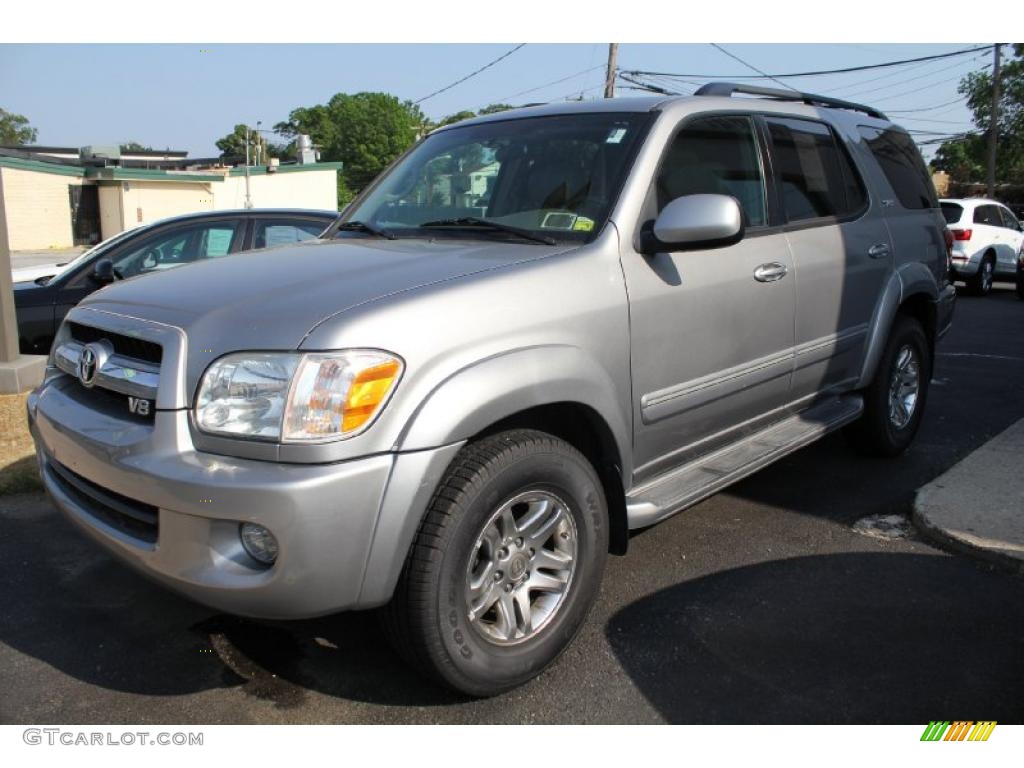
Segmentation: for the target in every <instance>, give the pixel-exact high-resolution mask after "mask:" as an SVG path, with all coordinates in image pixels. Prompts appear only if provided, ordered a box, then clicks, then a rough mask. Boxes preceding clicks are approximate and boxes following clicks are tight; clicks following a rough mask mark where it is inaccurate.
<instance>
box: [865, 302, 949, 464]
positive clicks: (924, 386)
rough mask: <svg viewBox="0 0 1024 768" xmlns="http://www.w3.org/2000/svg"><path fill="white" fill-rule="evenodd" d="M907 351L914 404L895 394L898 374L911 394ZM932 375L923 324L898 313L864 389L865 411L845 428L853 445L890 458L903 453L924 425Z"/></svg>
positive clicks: (929, 349) (866, 453)
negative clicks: (875, 370)
mask: <svg viewBox="0 0 1024 768" xmlns="http://www.w3.org/2000/svg"><path fill="white" fill-rule="evenodd" d="M908 350H909V354H910V355H911V362H912V363H914V366H913V367H914V368H915V369H916V389H915V390H914V398H913V402H912V405H908V403H909V402H910V401H909V400H908V399H907V398H906V397H897V396H895V394H894V390H893V388H894V384H895V380H896V377H897V375H901V378H902V381H903V382H904V384H905V385H906V386H905V387H904V389H903V392H904V394H905V395H909V394H910V390H909V387H910V384H909V382H910V379H911V378H913V375H912V371H911V367H910V366H908V365H907V363H906V358H905V355H906V354H907V351H908ZM931 375H932V355H931V347H930V345H929V343H928V339H927V337H926V336H925V333H924V329H923V328H922V327H921V323H919V322H918V321H917V320H915V319H914V318H912V317H909V316H907V315H897V316H896V322H895V324H894V325H893V328H892V332H891V333H890V334H889V340H888V341H887V342H886V345H885V350H884V351H883V353H882V359H881V360H880V361H879V363H878V371H877V372H876V373H875V378H874V380H873V381H872V382H871V384H870V385H869V386H868V388H867V389H865V390H864V392H863V395H864V414H863V415H862V416H861V418H860V419H858V420H857V421H855V422H854V423H853V424H851V425H850V426H849V427H847V428H846V434H847V437H848V438H849V439H850V442H851V443H852V444H853V446H854V448H856V449H857V450H858V451H859V452H860V453H863V454H865V455H868V456H882V457H890V456H898V455H899V454H901V453H903V452H904V451H905V450H906V449H907V448H908V447H909V446H910V444H911V442H913V440H914V436H915V435H916V434H917V430H918V428H919V427H920V426H921V418H922V416H923V415H924V409H925V405H926V403H927V399H928V384H929V382H930V381H931ZM897 401H898V402H897ZM900 404H902V409H901V408H900Z"/></svg>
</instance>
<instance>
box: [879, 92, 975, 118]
mask: <svg viewBox="0 0 1024 768" xmlns="http://www.w3.org/2000/svg"><path fill="white" fill-rule="evenodd" d="M966 98H967V97H966V96H958V97H957V98H955V99H953V100H952V101H947V102H946V103H944V104H934V105H932V106H930V107H918V108H916V109H887V110H886V112H889V113H890V114H898V115H906V114H910V113H911V112H931V111H932V110H933V109H940V108H942V107H948V106H950V105H951V104H958V103H960V102H962V101H963V100H964V99H966Z"/></svg>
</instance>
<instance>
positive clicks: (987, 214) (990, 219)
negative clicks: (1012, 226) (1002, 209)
mask: <svg viewBox="0 0 1024 768" xmlns="http://www.w3.org/2000/svg"><path fill="white" fill-rule="evenodd" d="M972 229H973V230H974V235H973V237H972V238H971V240H972V241H973V248H972V249H971V252H972V253H976V252H977V251H980V250H983V249H984V250H990V249H991V250H993V251H995V253H996V258H997V260H999V255H1000V252H1001V251H1003V250H1004V249H1006V247H1007V246H1006V243H1005V239H1006V238H1005V237H1004V236H1003V219H1002V217H1001V216H1000V215H999V207H998V206H995V205H991V204H988V203H986V204H984V205H979V206H978V207H977V208H975V209H974V222H973V226H972Z"/></svg>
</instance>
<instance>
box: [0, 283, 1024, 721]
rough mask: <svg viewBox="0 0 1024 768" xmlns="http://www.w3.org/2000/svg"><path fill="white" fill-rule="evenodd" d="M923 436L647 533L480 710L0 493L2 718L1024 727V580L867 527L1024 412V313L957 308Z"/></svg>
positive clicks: (733, 498)
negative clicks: (159, 578)
mask: <svg viewBox="0 0 1024 768" xmlns="http://www.w3.org/2000/svg"><path fill="white" fill-rule="evenodd" d="M939 353H940V354H939V356H938V358H937V365H936V370H935V377H934V383H933V387H932V389H931V394H930V402H929V404H928V413H927V416H926V419H925V423H924V426H923V429H922V431H921V433H920V435H919V437H918V440H917V442H916V443H915V445H914V446H913V447H912V449H911V450H910V451H909V452H908V453H907V454H906V455H905V456H903V457H901V458H900V459H897V460H892V461H878V460H867V459H862V458H858V457H856V456H855V455H854V454H852V453H851V452H850V451H849V450H848V449H847V448H846V445H845V442H844V440H843V438H842V437H841V436H838V435H836V436H832V437H830V438H827V439H826V440H824V441H822V442H820V443H818V444H816V445H813V446H811V447H809V448H806V449H804V450H802V451H800V452H798V453H796V454H793V455H792V456H790V457H788V458H787V459H785V460H783V461H782V462H780V463H778V464H776V465H774V466H773V467H770V468H768V469H766V470H764V471H762V472H760V473H758V474H757V475H755V476H753V477H752V478H750V479H748V480H747V481H745V482H743V483H741V484H739V485H737V486H734V487H733V488H731V489H729V490H728V491H726V492H724V493H720V494H718V495H717V496H715V497H713V498H711V499H709V500H708V501H706V502H704V503H702V504H700V505H699V506H697V507H695V508H693V509H691V510H688V511H687V512H684V513H683V514H681V515H679V516H677V517H675V518H673V519H672V520H670V521H668V522H667V523H665V524H663V525H661V526H659V527H657V528H654V529H651V530H649V531H646V532H644V533H642V534H640V535H638V536H636V537H635V538H634V539H633V541H632V543H631V551H630V553H629V555H628V556H627V557H625V558H612V559H611V560H610V562H609V567H608V569H607V571H606V576H605V580H604V584H603V588H602V592H601V597H600V601H599V603H598V605H597V607H596V608H595V610H594V612H593V613H592V615H591V617H590V620H589V622H588V623H587V625H586V627H585V628H584V630H583V633H582V634H581V635H580V637H579V638H578V639H577V641H576V642H575V644H574V645H573V646H572V647H571V648H570V649H569V651H567V653H566V654H565V655H564V656H563V657H562V658H561V659H560V660H559V661H558V662H557V663H556V664H555V665H554V666H553V667H552V668H551V669H550V670H548V671H547V672H546V673H544V674H543V675H542V676H541V677H540V678H539V679H537V680H535V681H533V682H532V683H530V684H528V685H526V686H524V687H523V688H521V689H519V690H516V691H513V692H511V693H509V694H506V695H504V696H501V697H498V698H495V699H491V700H486V701H473V700H467V699H464V698H460V697H457V696H455V695H453V694H450V693H448V692H446V691H444V690H440V689H438V688H436V687H434V686H433V685H432V684H430V683H427V682H425V681H423V680H421V679H420V678H419V677H417V676H416V675H415V673H413V672H411V671H410V670H409V669H407V668H406V667H405V666H404V665H403V664H402V662H401V661H400V660H399V659H398V658H397V656H395V655H394V654H393V653H392V652H391V650H390V649H389V648H388V646H387V645H386V644H385V642H384V639H383V637H382V635H381V633H380V632H379V630H378V629H377V626H376V622H375V619H374V617H373V616H372V615H366V614H347V615H340V616H336V617H331V618H325V619H318V620H314V621H304V622H297V623H291V624H288V623H271V622H255V621H249V620H243V619H238V618H233V617H230V616H225V615H220V614H217V613H215V612H211V611H210V610H207V609H205V608H203V607H201V606H198V605H196V604H193V603H190V602H188V601H186V600H184V599H181V598H179V597H176V596H174V595H172V594H170V593H168V592H165V591H164V590H162V589H160V588H158V587H156V586H153V585H151V584H150V583H148V582H147V581H145V580H143V579H142V578H141V577H139V576H137V575H135V574H134V573H133V572H132V571H130V570H128V568H127V567H125V566H122V565H121V564H119V563H118V562H116V561H114V560H113V559H111V558H110V557H108V556H107V555H106V554H104V553H103V552H101V551H100V550H99V549H98V548H96V547H95V546H93V545H92V544H91V543H90V542H89V541H87V540H86V539H85V538H84V537H83V536H81V535H80V534H78V533H77V532H76V531H75V530H73V529H72V528H71V526H70V525H69V524H67V523H65V521H64V520H63V519H62V518H61V517H60V516H59V514H58V513H57V512H56V511H55V510H54V509H53V508H52V507H51V506H50V505H49V503H48V502H47V501H46V499H45V498H44V497H43V496H42V495H41V494H29V495H21V496H8V497H0V526H2V531H3V535H2V536H0V584H2V585H3V586H2V593H0V594H2V598H3V599H2V602H0V722H3V723H147V724H148V723H320V722H330V723H475V722H514V723H519V722H538V723H546V722H572V723H594V722H603V723H607V722H611V723H647V722H666V721H667V722H676V723H705V722H708V723H719V722H736V723H927V722H928V721H929V720H935V719H946V720H955V719H975V720H981V719H985V720H997V721H998V722H1000V723H1014V722H1016V723H1020V722H1024V698H1022V697H1021V695H1020V692H1021V690H1024V613H1022V612H1021V610H1020V606H1021V605H1024V580H1022V579H1021V578H1020V577H1018V576H1012V575H1008V574H1005V573H1002V572H999V571H994V570H992V569H990V568H989V567H987V566H984V565H981V564H978V563H976V562H974V561H972V560H969V559H967V558H965V557H962V556H959V555H952V554H948V553H946V552H943V551H940V550H937V549H935V548H933V547H931V546H929V545H927V544H925V543H923V542H922V541H920V540H918V539H917V538H916V537H915V536H914V535H913V533H911V534H910V535H909V536H908V537H906V538H898V539H891V540H889V539H882V538H876V537H872V536H868V535H864V534H863V533H859V532H856V531H855V530H854V527H853V526H854V524H855V523H856V522H857V521H858V520H861V519H862V518H865V517H868V516H873V515H898V516H906V515H908V514H909V512H910V507H911V501H912V498H913V494H914V491H915V490H916V489H917V488H918V487H920V486H921V485H923V484H925V483H927V482H928V481H929V480H931V479H933V478H934V477H936V476H937V475H939V474H941V473H942V472H943V471H945V470H946V469H947V468H949V467H950V466H951V465H952V464H954V463H955V462H956V461H958V460H959V459H960V458H962V457H964V456H965V455H966V454H968V453H969V452H970V451H972V450H973V449H975V448H977V447H978V446H979V445H981V444H982V443H984V442H985V441H986V440H987V439H989V438H991V437H993V436H994V435H996V434H998V433H999V432H1000V431H1002V430H1003V429H1004V428H1006V427H1007V426H1009V425H1010V424H1012V423H1013V422H1015V421H1016V420H1018V419H1020V418H1022V417H1024V386H1022V382H1024V302H1022V301H1018V300H1017V299H1016V298H1015V296H1014V294H1013V291H1012V289H1011V288H1010V286H1008V285H1002V284H998V285H997V287H996V290H995V291H994V293H993V294H992V295H990V296H989V297H987V298H984V299H978V298H972V297H962V298H961V300H960V302H959V304H958V308H957V316H956V323H955V327H954V330H953V331H952V333H951V334H950V335H949V337H948V338H947V339H946V340H945V342H944V343H943V344H942V345H941V346H940V349H939Z"/></svg>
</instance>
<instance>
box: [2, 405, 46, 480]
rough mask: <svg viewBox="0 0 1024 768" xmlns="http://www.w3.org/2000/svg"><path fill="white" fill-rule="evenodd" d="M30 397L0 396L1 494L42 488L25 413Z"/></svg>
mask: <svg viewBox="0 0 1024 768" xmlns="http://www.w3.org/2000/svg"><path fill="white" fill-rule="evenodd" d="M27 398H28V393H27V392H23V393H22V394H20V395H0V496H2V495H5V494H10V493H29V492H31V491H41V490H42V489H43V484H42V481H41V480H40V479H39V468H38V466H37V465H36V458H35V447H34V446H33V444H32V436H31V435H30V434H29V432H28V420H27V418H26V415H25V401H26V399H27Z"/></svg>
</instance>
